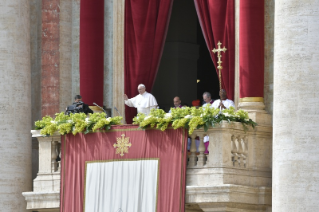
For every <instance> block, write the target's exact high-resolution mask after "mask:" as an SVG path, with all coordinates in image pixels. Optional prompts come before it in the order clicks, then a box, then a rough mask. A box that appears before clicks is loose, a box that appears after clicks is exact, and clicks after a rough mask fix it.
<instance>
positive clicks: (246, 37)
mask: <svg viewBox="0 0 319 212" xmlns="http://www.w3.org/2000/svg"><path fill="white" fill-rule="evenodd" d="M239 54H240V57H239V65H240V78H239V80H240V98H245V97H263V96H264V0H258V1H256V0H240V23H239Z"/></svg>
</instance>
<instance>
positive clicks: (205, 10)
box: [194, 0, 235, 100]
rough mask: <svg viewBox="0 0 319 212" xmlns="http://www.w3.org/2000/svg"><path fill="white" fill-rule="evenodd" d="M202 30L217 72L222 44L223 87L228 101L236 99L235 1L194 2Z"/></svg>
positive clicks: (196, 0)
mask: <svg viewBox="0 0 319 212" xmlns="http://www.w3.org/2000/svg"><path fill="white" fill-rule="evenodd" d="M194 2H195V7H196V11H197V15H198V19H199V23H200V25H201V28H202V32H203V35H204V38H205V41H206V44H207V47H208V51H209V53H210V55H211V57H212V60H213V62H214V64H215V68H216V70H217V74H218V69H217V60H218V59H217V53H215V54H214V53H213V52H212V50H213V49H214V48H216V49H217V48H218V46H217V43H218V41H220V42H221V43H222V46H221V48H223V47H224V46H225V47H226V48H227V51H226V53H223V52H222V61H223V63H222V66H223V69H222V87H223V88H224V89H225V90H226V92H227V97H228V99H232V100H233V99H234V78H235V1H234V0H194Z"/></svg>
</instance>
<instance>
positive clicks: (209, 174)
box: [186, 167, 272, 187]
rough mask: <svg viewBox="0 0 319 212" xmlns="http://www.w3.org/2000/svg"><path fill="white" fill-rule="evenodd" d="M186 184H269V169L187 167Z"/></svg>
mask: <svg viewBox="0 0 319 212" xmlns="http://www.w3.org/2000/svg"><path fill="white" fill-rule="evenodd" d="M186 176H187V177H186V185H188V186H218V185H223V184H226V185H227V184H231V185H243V186H253V187H255V186H259V187H260V186H270V187H271V177H272V176H271V170H270V169H267V170H262V169H259V170H258V169H257V170H252V169H240V168H236V167H234V168H229V167H228V168H227V167H225V168H222V167H220V168H219V167H216V168H202V169H200V168H187V170H186Z"/></svg>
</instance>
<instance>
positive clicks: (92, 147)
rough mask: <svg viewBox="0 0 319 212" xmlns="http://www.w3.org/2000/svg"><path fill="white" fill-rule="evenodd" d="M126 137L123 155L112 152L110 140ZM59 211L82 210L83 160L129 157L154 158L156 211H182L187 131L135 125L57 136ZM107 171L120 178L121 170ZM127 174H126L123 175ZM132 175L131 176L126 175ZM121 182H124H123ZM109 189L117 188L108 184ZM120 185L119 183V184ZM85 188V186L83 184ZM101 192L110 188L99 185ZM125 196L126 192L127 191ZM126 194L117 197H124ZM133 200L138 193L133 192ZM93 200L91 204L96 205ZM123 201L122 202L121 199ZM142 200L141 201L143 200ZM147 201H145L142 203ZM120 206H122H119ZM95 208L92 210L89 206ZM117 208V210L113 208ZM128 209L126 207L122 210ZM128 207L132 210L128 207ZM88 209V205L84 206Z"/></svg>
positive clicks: (125, 158)
mask: <svg viewBox="0 0 319 212" xmlns="http://www.w3.org/2000/svg"><path fill="white" fill-rule="evenodd" d="M123 137H124V138H128V139H129V140H128V141H129V143H130V144H131V145H130V147H129V148H128V151H127V152H124V155H123V156H120V154H118V153H116V147H114V144H118V143H119V140H118V139H119V138H123ZM61 140H62V143H61V165H62V166H61V191H60V211H61V212H82V211H84V210H83V208H85V206H84V204H85V202H84V200H86V198H85V186H86V185H85V183H86V181H85V180H86V176H87V175H86V164H87V163H89V162H97V163H101V162H102V163H103V162H104V161H108V162H109V161H130V160H142V159H144V160H145V159H146V160H147V159H154V158H155V159H157V160H158V161H159V163H158V164H159V168H158V173H159V174H158V175H157V176H158V177H157V178H158V181H157V182H158V184H157V193H156V202H157V203H156V207H155V208H157V210H156V211H157V212H177V211H184V205H185V175H186V158H187V157H186V155H187V150H186V148H187V131H186V130H184V129H178V130H174V129H167V130H166V131H164V132H162V131H160V130H154V129H149V130H142V129H139V128H138V127H137V126H136V125H122V126H113V127H112V129H111V130H109V131H107V132H97V133H89V134H86V135H84V134H82V133H80V134H77V135H76V136H73V135H72V134H68V135H66V136H62V138H61ZM107 172H108V174H109V172H111V174H110V175H114V177H115V178H121V177H122V176H121V172H115V171H113V170H112V169H111V170H107ZM126 177H127V176H126ZM129 177H131V178H132V176H129ZM124 184H125V183H124ZM112 187H113V188H112V190H111V191H112V192H115V191H116V190H118V189H120V188H117V187H116V186H115V187H114V184H112ZM120 187H121V186H120ZM86 189H87V186H86ZM99 189H104V190H101V191H100V192H101V194H102V195H103V194H104V193H105V191H108V192H110V188H108V187H105V186H104V187H103V188H102V187H101V188H98V190H99ZM127 195H128V196H129V195H130V194H127ZM125 196H126V194H125V195H123V196H121V197H119V198H117V200H118V199H120V200H119V201H125V199H126V197H125ZM134 198H136V201H138V200H139V198H142V195H141V197H139V196H137V197H136V196H134ZM99 204H100V203H99V202H96V204H94V205H99ZM123 204H125V203H123ZM144 204H145V202H144ZM146 204H148V203H146ZM122 209H124V208H122ZM90 211H96V210H93V209H92V210H90ZM115 211H117V210H115ZM124 211H130V210H124ZM131 211H132V210H131ZM86 212H88V209H86Z"/></svg>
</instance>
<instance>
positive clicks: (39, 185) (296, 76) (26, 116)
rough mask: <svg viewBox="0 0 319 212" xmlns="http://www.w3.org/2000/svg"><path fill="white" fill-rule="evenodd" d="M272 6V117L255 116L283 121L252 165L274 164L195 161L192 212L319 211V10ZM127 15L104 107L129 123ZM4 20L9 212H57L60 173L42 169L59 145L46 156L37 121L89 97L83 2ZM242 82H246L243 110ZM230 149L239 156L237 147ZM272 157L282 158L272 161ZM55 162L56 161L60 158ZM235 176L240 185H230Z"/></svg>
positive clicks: (115, 45)
mask: <svg viewBox="0 0 319 212" xmlns="http://www.w3.org/2000/svg"><path fill="white" fill-rule="evenodd" d="M241 1H245V0H235V2H236V14H237V15H236V17H237V18H238V17H239V15H238V14H239V7H238V5H239V4H240V2H241ZM180 3H181V1H178V4H180ZM264 3H265V20H264V21H265V72H264V80H265V83H264V106H262V107H265V109H263V108H262V109H260V108H259V109H258V110H255V111H253V110H252V112H251V113H250V117H251V118H253V119H254V120H255V121H257V122H258V123H259V124H260V127H261V128H262V126H266V128H267V127H268V128H269V124H270V125H271V123H272V122H271V117H270V115H272V114H273V117H274V119H273V125H272V126H273V148H271V145H270V141H269V140H267V139H269V134H270V131H271V130H269V131H268V134H267V133H266V134H267V136H268V138H267V139H265V138H260V140H256V141H255V142H252V143H251V144H252V145H253V146H254V145H255V146H254V148H255V151H256V155H253V156H251V158H254V157H255V158H257V159H258V158H259V157H264V159H263V160H260V161H256V162H258V164H256V165H253V166H250V167H249V168H248V169H247V168H245V169H244V168H238V167H232V168H230V167H228V168H227V167H222V168H221V169H220V170H222V171H220V170H219V171H220V172H218V170H217V169H214V168H213V167H212V166H211V167H206V168H203V167H201V168H196V167H194V166H195V165H196V166H197V165H198V163H199V164H200V166H204V165H205V166H207V164H206V163H207V161H206V160H205V159H204V158H205V157H204V156H203V155H201V154H200V155H199V156H195V155H194V154H193V153H194V152H192V155H191V157H190V160H191V166H193V167H189V168H188V176H189V179H188V188H187V197H186V198H187V199H186V202H187V205H186V206H187V207H186V208H187V211H271V208H270V207H271V205H273V206H272V210H273V211H280V212H282V211H283V212H285V211H289V212H290V211H316V210H317V200H318V199H319V192H318V189H317V187H318V183H317V182H318V176H319V173H318V169H317V167H318V166H319V165H318V164H319V163H318V161H319V160H318V158H317V157H316V156H317V155H318V153H319V147H318V145H317V144H316V140H317V137H319V136H318V127H319V126H318V122H317V120H318V117H317V116H318V106H317V102H318V92H317V89H316V85H317V84H318V82H319V74H318V71H317V67H318V66H319V64H318V61H319V60H318V57H317V56H318V55H319V50H318V46H319V45H318V44H319V38H318V33H319V27H318V26H319V25H318V20H319V17H318V16H319V9H318V8H319V0H305V1H297V0H280V1H274V0H265V1H264ZM124 6H125V0H116V1H113V0H111V1H107V0H105V17H104V18H105V53H104V54H105V56H104V61H105V66H104V73H105V75H104V76H105V79H104V90H105V92H104V105H105V106H106V107H107V108H110V109H112V108H113V107H114V106H115V107H117V108H118V109H119V111H120V113H121V115H124V103H123V102H124V101H123V93H124V73H123V70H124V11H125V10H124ZM0 11H1V13H0V16H1V18H0V29H1V30H0V33H1V35H2V36H0V52H1V54H0V72H1V76H0V82H1V83H0V87H1V89H0V90H1V91H0V100H1V101H0V114H1V115H2V116H1V117H2V119H3V120H6V121H5V122H2V123H1V124H0V131H1V142H0V155H1V158H2V161H5V162H4V163H3V169H4V170H5V172H2V173H1V174H0V184H1V189H0V207H1V210H3V211H25V208H26V202H25V200H24V198H23V196H22V195H21V193H22V192H27V193H24V197H25V199H26V200H27V202H28V203H30V208H33V209H36V208H37V209H39V208H40V209H39V210H38V211H41V210H42V209H43V208H47V209H49V208H51V209H52V210H53V211H56V210H58V204H59V202H58V193H59V191H58V190H57V184H58V179H57V177H58V174H57V173H55V172H56V171H58V170H54V172H52V169H51V165H50V170H46V171H48V172H50V174H49V175H46V176H45V175H41V174H40V175H38V173H41V170H42V168H43V164H42V163H43V161H42V162H41V161H40V163H39V164H38V157H39V155H40V157H41V153H39V152H40V151H41V150H43V148H48V147H50V148H52V140H50V141H46V142H47V143H46V145H47V146H46V147H44V146H41V145H40V146H39V145H38V141H37V140H36V139H33V140H32V142H31V138H30V130H31V128H32V126H33V123H34V121H35V120H38V119H40V118H41V116H43V115H46V114H50V115H53V114H54V113H56V112H59V111H63V110H64V108H65V106H66V105H68V104H70V103H71V102H72V100H73V97H74V95H76V94H79V90H80V89H79V87H80V84H79V79H80V76H79V54H80V52H79V48H80V47H79V36H80V35H79V17H80V16H79V14H80V0H41V1H40V0H28V1H27V0H10V1H1V3H0ZM237 18H236V31H237V32H238V30H239V29H238V27H239V24H238V23H239V21H240V20H239V19H237ZM194 36H195V35H194ZM238 36H239V35H238V33H237V34H236V61H237V62H236V70H237V71H236V73H238V70H239V68H240V67H239V65H238V60H239V57H240V55H239V53H238V52H239V51H238V48H237V47H238V41H239V37H238ZM193 38H194V37H193ZM172 41H173V40H172ZM177 43H178V42H177ZM178 45H180V44H178ZM178 45H175V46H174V45H171V47H172V46H173V47H176V46H178ZM185 46H187V45H186V44H183V47H185ZM193 47H194V46H193ZM185 48H186V47H185ZM193 49H195V47H194V48H193ZM193 49H192V48H191V47H190V48H186V50H185V51H183V53H187V52H186V51H189V52H193V53H194V55H195V56H196V51H193ZM176 54H179V53H178V51H177V53H176ZM167 56H168V55H166V56H164V57H167ZM179 56H183V55H179ZM184 56H185V55H184ZM184 56H183V57H184ZM186 56H189V57H193V56H190V55H186ZM189 62H191V61H189ZM193 62H194V61H193ZM239 77H240V76H239V75H238V74H237V75H236V84H235V88H236V90H235V94H237V97H236V96H235V100H236V103H238V94H239V92H238V91H239V90H238V89H239V84H238V83H239ZM167 104H169V103H167ZM236 106H237V105H236ZM266 112H267V113H268V114H267V113H266ZM114 114H115V115H117V113H114ZM269 114H270V115H269ZM263 129H265V128H263ZM200 134H203V132H200ZM212 134H214V133H212ZM212 136H213V135H212ZM215 136H216V135H215ZM228 140H229V139H228ZM266 140H267V141H266ZM50 142H51V143H50ZM54 142H55V141H54ZM215 142H218V140H215ZM49 143H50V144H51V145H49ZM226 143H227V142H226ZM55 144H57V143H55ZM266 144H267V145H266ZM227 145H228V147H229V145H230V147H229V148H232V147H231V145H232V144H231V142H228V144H227ZM269 145H270V146H269ZM31 148H32V149H31ZM210 148H212V147H210ZM254 148H253V149H254ZM261 149H262V150H261ZM251 150H252V149H250V150H249V151H251ZM50 151H51V149H50ZM211 151H212V152H214V149H211ZM31 152H32V156H31ZM272 152H273V157H266V155H271V154H272ZM222 153H224V152H223V151H220V152H219V153H218V154H216V155H219V156H221V155H222ZM235 153H236V152H235ZM52 154H53V153H52V151H51V152H50V157H51V156H52ZM227 154H233V152H229V151H227ZM236 154H238V152H237V153H236ZM240 154H242V153H240ZM216 155H215V156H216ZM51 159H52V158H50V160H49V162H51ZM208 159H209V158H208ZM228 159H229V157H228ZM214 160H215V161H216V158H215V159H214V158H212V159H211V160H208V162H209V163H210V162H212V161H214ZM31 161H32V164H33V167H32V168H31ZM228 162H230V161H228ZM250 162H251V161H250ZM209 163H208V164H209ZM265 164H267V168H266V167H265V166H266V165H265ZM215 165H216V164H215ZM228 165H229V164H228ZM38 167H39V169H38ZM272 167H273V170H272ZM215 168H216V167H215ZM39 170H40V172H39ZM31 172H32V177H33V179H34V178H36V179H35V180H34V183H35V184H34V188H33V189H32V186H31V181H32V179H31ZM234 172H236V174H235V178H232V177H230V176H234ZM271 172H272V180H271ZM221 173H222V174H221ZM245 176H246V177H245ZM247 176H248V177H247ZM256 176H258V177H257V178H256ZM259 177H260V178H259ZM49 178H50V179H49ZM48 179H49V180H52V181H54V182H55V184H53V185H54V188H52V187H50V188H49V187H47V186H46V185H44V184H45V183H44V182H45V181H46V180H48ZM198 182H201V183H203V182H204V184H200V183H198ZM212 182H216V184H215V185H213V184H212ZM217 182H219V184H217ZM270 187H272V188H273V189H272V191H271V188H270ZM31 191H36V192H37V195H34V194H33V193H32V192H31ZM28 192H31V193H28ZM271 193H272V203H271V200H270V199H269V195H271ZM44 200H45V201H44ZM41 208H42V209H41Z"/></svg>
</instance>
